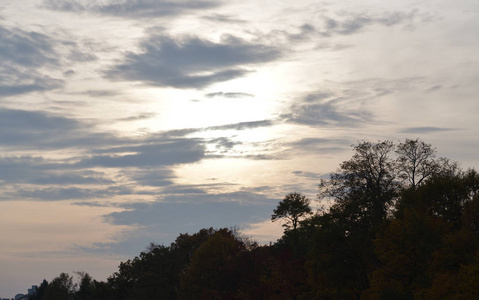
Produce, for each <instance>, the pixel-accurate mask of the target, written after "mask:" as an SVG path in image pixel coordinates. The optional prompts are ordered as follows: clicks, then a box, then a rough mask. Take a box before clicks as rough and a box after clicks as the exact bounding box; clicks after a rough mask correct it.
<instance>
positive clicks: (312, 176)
mask: <svg viewBox="0 0 479 300" xmlns="http://www.w3.org/2000/svg"><path fill="white" fill-rule="evenodd" d="M291 173H293V174H294V175H296V176H299V177H303V178H308V179H313V180H319V179H321V178H324V177H326V176H325V174H321V173H315V172H304V171H293V172H291ZM326 175H328V176H329V174H326ZM326 178H327V177H326Z"/></svg>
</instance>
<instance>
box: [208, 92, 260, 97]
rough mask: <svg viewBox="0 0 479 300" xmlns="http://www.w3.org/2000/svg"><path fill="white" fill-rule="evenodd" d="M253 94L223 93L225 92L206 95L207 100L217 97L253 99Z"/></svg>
mask: <svg viewBox="0 0 479 300" xmlns="http://www.w3.org/2000/svg"><path fill="white" fill-rule="evenodd" d="M253 96H254V95H253V94H247V93H223V92H216V93H208V94H206V95H205V97H207V98H216V97H223V98H246V97H253Z"/></svg>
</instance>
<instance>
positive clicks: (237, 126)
mask: <svg viewBox="0 0 479 300" xmlns="http://www.w3.org/2000/svg"><path fill="white" fill-rule="evenodd" d="M274 124H275V122H274V121H272V120H261V121H251V122H239V123H234V124H226V125H219V126H212V127H207V128H206V130H245V129H253V128H258V127H269V126H273V125H274Z"/></svg>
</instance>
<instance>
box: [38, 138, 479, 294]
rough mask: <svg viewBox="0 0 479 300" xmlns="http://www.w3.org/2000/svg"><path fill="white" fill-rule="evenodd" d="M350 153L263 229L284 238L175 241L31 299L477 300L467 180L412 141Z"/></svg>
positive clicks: (476, 217) (478, 253)
mask: <svg viewBox="0 0 479 300" xmlns="http://www.w3.org/2000/svg"><path fill="white" fill-rule="evenodd" d="M353 151H354V153H353V155H352V157H351V158H350V159H349V160H347V161H344V162H342V163H341V164H340V165H339V168H338V169H337V170H336V171H334V172H332V173H331V174H330V177H329V179H323V180H320V182H318V199H317V200H318V201H321V202H322V203H323V207H322V208H321V209H319V210H316V211H313V210H312V208H311V207H310V199H308V198H306V197H305V196H304V195H302V194H301V193H298V192H296V191H295V192H293V193H288V194H286V196H285V198H284V199H283V200H281V201H279V203H278V206H277V207H276V208H275V209H273V214H272V216H271V220H272V221H276V220H282V222H283V224H284V228H285V229H284V234H283V236H282V237H281V238H280V239H279V240H277V241H276V242H275V243H273V244H270V245H259V244H257V243H256V242H254V241H252V240H251V239H249V238H247V237H245V236H243V235H242V234H241V233H240V232H238V231H237V230H235V229H228V228H220V229H214V228H208V229H201V230H199V231H198V232H197V233H194V234H188V233H183V234H180V235H179V236H178V237H177V238H176V240H175V241H174V242H173V243H171V244H170V245H169V246H165V245H157V244H151V245H150V246H149V247H148V248H146V249H145V251H143V252H141V253H140V254H139V255H138V256H137V257H135V258H133V259H130V260H127V261H125V262H122V263H120V265H119V267H118V271H117V272H115V273H113V274H112V275H111V276H110V277H109V278H108V279H107V280H106V281H96V280H95V279H93V278H91V277H90V275H88V273H84V272H79V273H78V274H77V276H78V278H79V280H78V283H77V284H74V283H73V280H72V278H73V277H72V276H70V275H69V274H67V273H62V274H60V275H59V276H58V277H56V278H54V279H53V280H52V281H50V282H47V281H45V280H44V281H43V283H42V284H41V285H40V288H39V289H38V292H37V294H36V295H35V296H33V297H31V299H44V300H50V299H60V298H61V299H115V300H121V299H145V298H152V299H443V298H456V297H459V298H461V299H474V298H477V297H478V295H479V286H478V285H477V282H479V174H478V173H477V171H476V170H474V169H466V170H464V169H462V168H460V167H459V164H458V163H456V162H452V161H450V160H449V159H447V158H442V157H437V156H436V155H437V153H436V150H435V148H433V147H432V146H431V145H430V144H427V143H425V142H423V141H421V140H419V139H413V140H411V139H406V140H405V141H404V142H399V143H393V142H392V141H378V142H368V141H361V142H359V143H358V144H357V145H354V146H353ZM59 297H60V298H59Z"/></svg>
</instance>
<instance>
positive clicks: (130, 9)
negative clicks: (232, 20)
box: [42, 0, 221, 18]
mask: <svg viewBox="0 0 479 300" xmlns="http://www.w3.org/2000/svg"><path fill="white" fill-rule="evenodd" d="M219 5H221V1H214V0H210V1H207V0H197V1H188V0H169V1H168V0H119V1H118V0H111V1H102V2H101V3H98V1H83V0H73V1H63V0H44V1H43V4H42V6H43V7H45V8H47V9H52V10H61V11H68V12H76V13H81V12H91V13H98V14H105V15H111V16H117V17H127V18H154V17H167V16H177V15H180V14H183V13H186V12H190V11H197V10H205V9H210V8H214V7H217V6H219Z"/></svg>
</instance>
